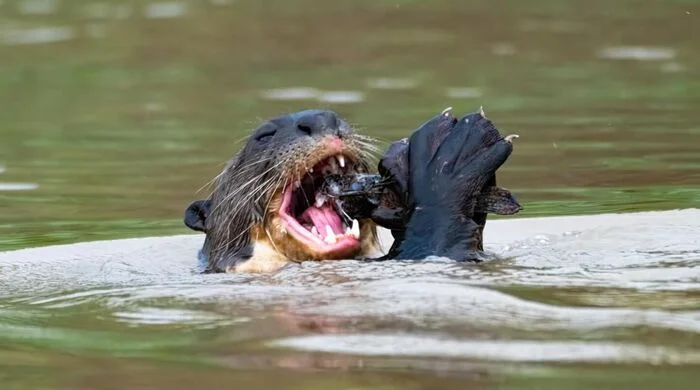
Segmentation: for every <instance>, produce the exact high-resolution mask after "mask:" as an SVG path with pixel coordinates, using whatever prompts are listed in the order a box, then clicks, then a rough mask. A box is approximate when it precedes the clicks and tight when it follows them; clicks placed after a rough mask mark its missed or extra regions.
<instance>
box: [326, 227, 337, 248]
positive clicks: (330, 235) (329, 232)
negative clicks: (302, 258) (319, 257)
mask: <svg viewBox="0 0 700 390" xmlns="http://www.w3.org/2000/svg"><path fill="white" fill-rule="evenodd" d="M323 241H325V242H326V243H328V244H335V243H336V242H337V238H336V237H335V233H334V232H333V229H331V226H330V225H326V238H324V239H323Z"/></svg>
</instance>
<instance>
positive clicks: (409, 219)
mask: <svg viewBox="0 0 700 390" xmlns="http://www.w3.org/2000/svg"><path fill="white" fill-rule="evenodd" d="M515 137H517V136H508V137H505V138H504V137H502V136H501V135H500V134H499V132H498V130H497V129H496V128H495V127H494V126H493V124H492V123H491V121H489V120H488V119H487V118H486V117H485V115H484V113H483V111H480V112H478V113H473V114H470V115H467V116H465V117H463V118H461V119H457V118H455V117H453V116H452V115H451V114H450V113H448V112H446V111H445V112H443V113H442V114H441V115H438V116H436V117H434V118H432V119H431V120H429V121H428V122H426V123H424V124H423V125H422V126H421V127H420V128H418V129H417V130H416V131H415V132H414V133H413V134H412V135H411V137H410V139H403V140H400V141H397V142H394V143H393V144H392V145H391V146H390V147H389V149H388V150H387V152H386V153H385V154H384V156H383V158H382V159H381V161H380V163H379V175H369V174H357V175H355V176H351V175H347V176H343V177H338V178H330V179H329V180H328V181H327V182H326V183H325V190H324V192H325V193H326V194H327V195H328V196H330V197H332V198H334V201H335V202H337V203H338V206H339V209H342V210H344V212H345V215H346V216H347V217H348V218H358V219H361V218H367V217H371V218H372V219H373V220H374V221H375V222H376V223H377V224H378V225H380V226H383V227H385V228H388V229H390V230H391V231H392V234H393V236H394V245H393V246H392V248H391V250H390V251H389V253H388V254H387V256H385V257H384V259H386V258H402V259H409V258H410V259H421V258H424V257H426V256H430V255H437V256H445V257H450V258H452V259H457V260H473V261H478V260H480V259H482V258H483V257H484V256H483V253H482V252H481V251H482V250H483V244H482V233H483V229H484V226H485V224H486V217H487V215H488V214H489V213H495V214H502V215H511V214H515V213H517V212H518V211H520V210H521V206H520V204H519V203H518V202H517V200H516V199H515V197H514V196H513V195H512V194H511V192H510V191H508V190H506V189H503V188H499V187H497V186H496V174H495V173H496V170H497V169H498V168H499V167H500V166H501V165H502V164H503V163H504V162H505V161H506V159H507V158H508V156H509V155H510V153H511V152H512V139H513V138H515Z"/></svg>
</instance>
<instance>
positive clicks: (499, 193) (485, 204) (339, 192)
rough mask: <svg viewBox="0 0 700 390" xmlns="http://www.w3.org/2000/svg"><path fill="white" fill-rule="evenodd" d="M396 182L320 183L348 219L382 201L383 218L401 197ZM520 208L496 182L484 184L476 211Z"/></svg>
mask: <svg viewBox="0 0 700 390" xmlns="http://www.w3.org/2000/svg"><path fill="white" fill-rule="evenodd" d="M397 184H398V183H397V182H396V180H395V179H393V178H387V177H384V176H382V175H377V174H366V173H356V174H349V175H342V176H341V175H329V176H326V178H325V180H324V183H323V184H322V186H321V193H322V194H324V195H325V196H327V197H328V198H330V199H331V200H332V201H333V202H334V203H335V206H336V208H337V210H338V211H339V212H340V214H341V215H342V216H343V218H345V219H346V222H347V221H352V219H363V218H369V217H372V216H373V215H374V214H375V209H377V208H378V207H379V206H380V205H383V206H385V207H384V209H386V210H382V211H381V213H382V218H381V219H382V220H384V219H385V217H383V215H384V214H385V213H387V212H388V210H390V209H392V208H391V207H386V206H387V205H396V204H397V199H400V198H401V197H400V195H398V194H397V193H396V192H397V191H400V187H401V186H400V185H397ZM520 210H522V206H520V204H519V203H518V201H517V200H516V199H515V197H514V196H513V194H512V193H511V192H510V191H508V190H507V189H504V188H500V187H495V186H491V187H486V188H484V190H483V191H482V192H481V194H479V196H478V197H477V201H476V205H475V208H474V212H479V213H492V214H499V215H512V214H516V213H517V212H519V211H520ZM399 214H400V213H399ZM397 215H398V214H397ZM386 218H388V217H386ZM392 218H394V217H393V214H392ZM396 218H398V217H396ZM377 222H379V221H377Z"/></svg>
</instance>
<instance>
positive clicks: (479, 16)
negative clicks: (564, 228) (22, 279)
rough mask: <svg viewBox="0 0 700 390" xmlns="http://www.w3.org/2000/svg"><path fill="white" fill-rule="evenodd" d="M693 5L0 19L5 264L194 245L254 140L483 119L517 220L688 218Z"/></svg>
mask: <svg viewBox="0 0 700 390" xmlns="http://www.w3.org/2000/svg"><path fill="white" fill-rule="evenodd" d="M699 4H700V2H698V1H693V0H668V1H655V2H652V1H642V0H616V1H602V0H592V1H574V0H567V1H565V0H532V1H521V0H490V1H486V0H473V1H466V0H431V1H428V0H391V1H388V0H352V1H349V0H342V1H341V0H335V1H329V0H327V1H312V0H208V1H205V0H198V1H195V0H191V1H185V0H182V1H146V0H139V1H136V0H134V1H126V0H125V1H91V0H70V1H68V0H0V250H5V249H15V248H21V247H26V246H36V245H48V244H56V243H67V242H76V241H84V240H94V239H108V238H121V237H140V236H150V235H169V234H177V233H187V232H189V231H188V230H187V229H186V228H185V227H184V225H183V224H182V222H181V219H182V214H183V211H184V209H185V207H186V206H187V205H188V204H189V202H190V201H192V200H195V199H199V198H203V197H206V196H207V191H206V190H205V191H200V192H197V191H198V189H200V187H202V186H203V185H204V184H205V183H206V182H207V181H208V180H209V179H210V178H212V177H213V176H214V175H216V174H217V173H218V172H219V171H220V170H221V169H222V167H223V164H224V163H225V161H226V160H227V159H228V158H230V157H231V156H232V155H233V154H234V153H235V152H236V151H237V150H238V148H239V147H240V146H241V144H242V141H243V139H244V137H245V136H246V135H247V134H248V132H249V131H250V130H251V129H252V128H254V127H255V126H256V125H257V124H258V123H259V122H260V121H262V120H264V119H266V118H268V117H270V116H273V115H277V114H280V113H284V112H290V111H297V110H301V109H305V108H313V107H322V108H329V109H332V110H335V111H337V112H338V113H339V114H341V115H342V116H343V117H345V118H346V119H347V120H349V121H350V122H351V123H353V124H355V125H356V126H357V127H358V129H359V130H360V131H363V132H366V133H368V134H370V135H373V136H375V137H378V138H379V139H381V140H382V141H383V142H384V144H383V145H382V147H383V146H384V145H386V142H388V141H391V140H394V139H397V138H400V137H404V136H407V135H408V134H409V133H410V131H411V130H413V129H414V128H416V127H417V126H418V125H420V124H421V123H422V122H423V121H425V120H426V119H428V118H430V117H431V116H433V115H435V114H436V113H438V112H439V111H441V110H442V109H444V108H445V107H448V106H452V107H454V112H455V114H457V115H461V114H463V113H468V112H472V111H475V110H478V108H479V106H481V105H483V106H484V107H485V108H486V112H487V114H488V116H489V117H490V118H491V119H492V120H493V121H494V122H495V123H496V125H497V126H498V127H499V128H500V129H501V130H502V131H503V132H507V133H518V134H520V135H521V138H520V139H519V140H518V141H517V145H516V150H515V152H514V153H513V155H512V157H511V159H510V160H509V161H508V162H507V164H506V165H505V166H504V167H503V168H502V169H501V173H500V178H499V181H500V183H501V184H502V185H503V186H506V187H508V188H510V189H512V190H513V191H514V192H515V193H516V195H518V197H519V200H520V201H521V202H522V203H523V205H524V206H525V210H524V211H523V212H522V213H521V214H520V215H521V216H535V215H551V214H591V213H601V212H611V211H637V210H652V209H669V208H682V207H695V206H697V205H698V200H700V186H699V185H700V157H698V154H697V140H698V138H699V137H700V125H699V124H698V123H700V122H699V119H700V110H698V107H700V77H698V75H699V72H698V64H699V63H700V51H699V50H698V48H699V46H698V43H697V37H698V36H700V23H698V17H699V16H700V8H699V7H698V5H699Z"/></svg>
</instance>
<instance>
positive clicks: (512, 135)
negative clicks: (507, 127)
mask: <svg viewBox="0 0 700 390" xmlns="http://www.w3.org/2000/svg"><path fill="white" fill-rule="evenodd" d="M516 138H520V136H519V135H517V134H511V135H509V136H506V137H505V138H503V139H504V140H506V142H510V143H513V140H514V139H516Z"/></svg>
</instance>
